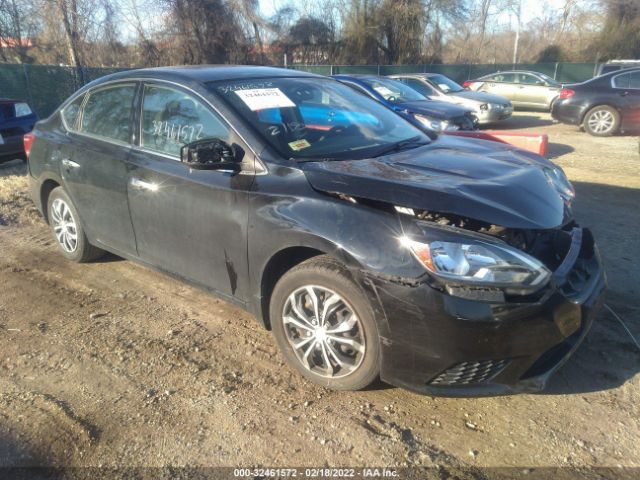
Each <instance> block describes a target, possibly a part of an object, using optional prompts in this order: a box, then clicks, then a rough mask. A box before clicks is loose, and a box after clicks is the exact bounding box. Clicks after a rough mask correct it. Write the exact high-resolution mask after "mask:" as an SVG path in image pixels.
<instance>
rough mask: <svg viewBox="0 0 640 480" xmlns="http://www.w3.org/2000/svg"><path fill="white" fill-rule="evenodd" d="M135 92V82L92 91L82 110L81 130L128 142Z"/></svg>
mask: <svg viewBox="0 0 640 480" xmlns="http://www.w3.org/2000/svg"><path fill="white" fill-rule="evenodd" d="M135 93H136V86H135V85H134V84H128V85H117V86H112V87H107V88H103V89H101V90H97V91H93V92H90V93H89V94H88V95H89V98H88V99H87V101H86V102H85V105H84V108H83V111H82V118H81V121H80V131H81V132H82V133H89V134H91V135H96V136H99V137H104V138H107V139H110V140H116V141H119V142H123V143H128V142H129V140H130V138H131V113H132V110H133V99H134V97H135Z"/></svg>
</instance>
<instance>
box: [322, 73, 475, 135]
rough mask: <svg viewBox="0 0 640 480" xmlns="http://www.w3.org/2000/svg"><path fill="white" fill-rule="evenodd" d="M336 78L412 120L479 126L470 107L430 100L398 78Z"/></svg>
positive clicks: (446, 126) (447, 126)
mask: <svg viewBox="0 0 640 480" xmlns="http://www.w3.org/2000/svg"><path fill="white" fill-rule="evenodd" d="M333 78H335V79H336V80H339V81H340V82H342V83H344V84H345V85H348V86H349V87H351V88H353V89H354V90H356V91H357V92H360V93H362V94H364V95H367V96H368V97H371V98H373V99H374V100H376V101H377V102H380V103H382V104H383V105H385V106H386V107H387V108H390V109H391V110H393V111H394V112H396V113H398V114H400V115H402V116H403V117H404V118H406V119H407V120H409V121H410V122H411V123H414V124H415V125H418V126H421V127H424V128H428V129H430V130H433V131H435V132H442V131H445V130H475V129H476V128H477V122H478V121H477V119H476V118H475V117H474V116H473V112H472V110H471V109H470V108H466V107H460V106H457V105H451V104H450V103H447V102H438V101H433V100H429V99H428V98H427V97H425V96H424V95H422V94H420V93H418V92H416V91H415V90H414V89H412V88H410V87H408V86H406V85H404V84H403V83H402V82H399V81H398V80H393V79H390V78H385V77H378V76H376V75H334V76H333Z"/></svg>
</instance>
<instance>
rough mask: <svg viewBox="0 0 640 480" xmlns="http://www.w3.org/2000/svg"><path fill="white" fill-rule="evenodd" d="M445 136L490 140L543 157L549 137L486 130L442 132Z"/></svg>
mask: <svg viewBox="0 0 640 480" xmlns="http://www.w3.org/2000/svg"><path fill="white" fill-rule="evenodd" d="M444 133H445V134H446V135H457V136H459V137H470V138H479V139H480V140H490V141H492V142H500V143H508V144H510V145H513V146H514V147H518V148H522V149H523V150H528V151H530V152H533V153H537V154H538V155H542V156H543V157H546V156H547V149H548V147H549V136H548V135H547V134H545V133H515V132H505V131H500V130H486V131H482V132H478V131H474V132H464V131H463V132H461V131H453V132H444Z"/></svg>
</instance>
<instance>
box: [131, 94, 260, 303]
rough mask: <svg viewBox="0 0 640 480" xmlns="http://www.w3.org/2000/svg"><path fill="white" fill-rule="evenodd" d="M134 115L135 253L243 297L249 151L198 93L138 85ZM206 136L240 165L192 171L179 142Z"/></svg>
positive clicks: (250, 174)
mask: <svg viewBox="0 0 640 480" xmlns="http://www.w3.org/2000/svg"><path fill="white" fill-rule="evenodd" d="M139 116H140V119H139V122H137V123H138V124H139V129H140V134H139V141H138V145H137V146H136V147H135V148H134V150H133V152H132V155H131V158H130V172H129V181H128V196H129V206H130V209H131V218H132V220H133V225H134V228H135V233H136V240H137V246H138V255H139V257H140V258H141V259H142V260H143V261H145V262H147V263H149V264H151V265H154V266H156V267H158V268H160V269H163V270H166V271H168V272H171V273H173V274H176V275H179V276H181V277H183V278H186V279H188V280H191V281H193V282H196V283H198V284H201V285H204V286H206V287H208V288H211V289H213V290H216V291H217V292H218V293H220V294H222V295H225V296H228V297H237V298H240V299H242V298H244V297H245V295H246V276H247V275H246V272H247V268H248V267H247V219H248V190H249V188H250V186H251V184H252V182H253V178H254V176H253V165H254V164H253V160H254V159H253V156H252V154H251V153H250V150H249V149H248V147H246V145H244V143H243V141H242V140H241V139H240V138H239V137H238V136H237V135H236V134H235V132H234V131H233V130H232V129H231V128H230V127H229V125H228V124H227V123H226V121H225V120H224V119H223V118H222V117H221V116H220V115H219V114H218V113H217V112H216V111H214V110H213V109H211V108H210V106H209V105H207V103H206V102H205V101H204V100H203V99H202V98H201V97H199V96H198V95H197V94H195V93H193V92H190V91H187V90H184V89H182V88H180V87H178V86H175V85H167V84H163V83H161V82H159V83H155V82H147V83H145V85H144V88H143V96H142V102H141V107H140V114H139ZM206 138H220V139H222V140H224V141H225V142H227V143H229V144H231V145H234V144H235V145H236V146H239V147H240V148H241V149H242V150H244V151H245V160H246V165H245V167H247V168H244V169H243V172H241V173H233V172H228V171H221V170H192V169H190V168H189V167H187V166H186V165H185V164H183V163H182V162H180V148H181V147H182V146H183V145H185V144H187V143H190V142H192V141H195V140H202V139H206ZM243 163H245V162H244V161H243Z"/></svg>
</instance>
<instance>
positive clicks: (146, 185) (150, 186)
mask: <svg viewBox="0 0 640 480" xmlns="http://www.w3.org/2000/svg"><path fill="white" fill-rule="evenodd" d="M131 186H132V187H134V188H140V189H142V190H149V191H151V192H155V191H157V190H158V185H157V184H155V183H151V182H145V181H144V180H140V179H139V178H132V179H131Z"/></svg>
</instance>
